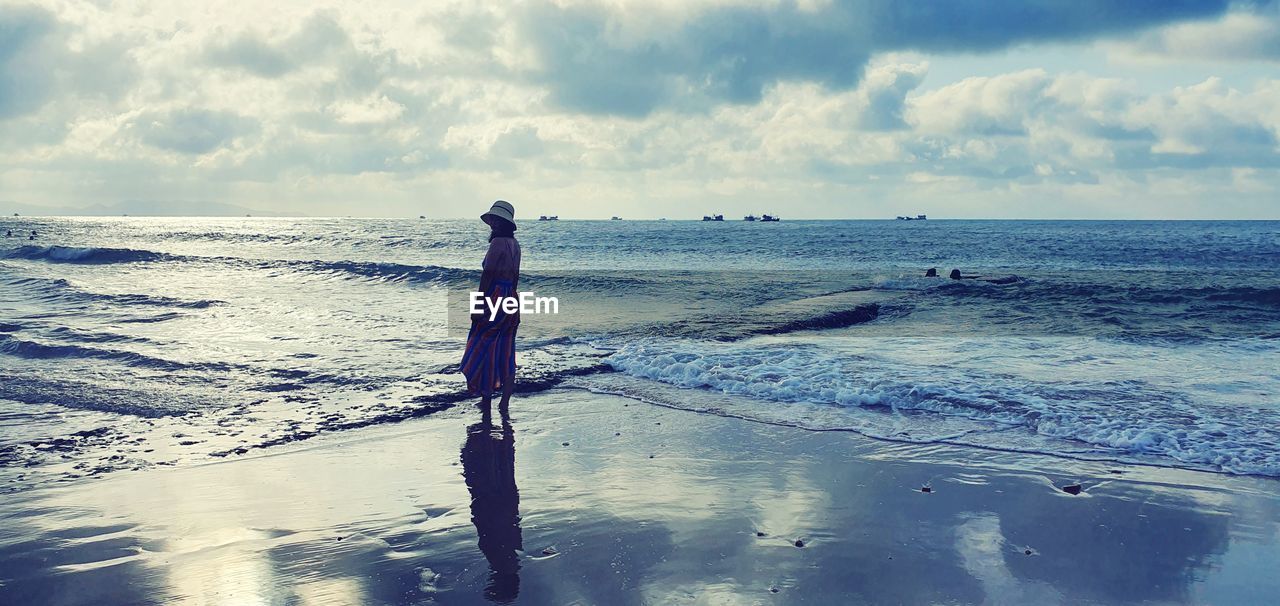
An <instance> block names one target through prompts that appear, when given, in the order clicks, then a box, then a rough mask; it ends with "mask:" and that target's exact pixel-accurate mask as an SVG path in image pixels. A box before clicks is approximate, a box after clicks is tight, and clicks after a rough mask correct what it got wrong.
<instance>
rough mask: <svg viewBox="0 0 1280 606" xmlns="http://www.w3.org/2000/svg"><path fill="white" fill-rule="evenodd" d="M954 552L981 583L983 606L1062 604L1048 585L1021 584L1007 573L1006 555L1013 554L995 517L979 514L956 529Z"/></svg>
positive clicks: (1039, 583)
mask: <svg viewBox="0 0 1280 606" xmlns="http://www.w3.org/2000/svg"><path fill="white" fill-rule="evenodd" d="M956 552H957V553H959V554H960V563H961V565H963V566H964V568H965V570H967V571H969V574H971V575H973V578H975V579H978V581H979V582H980V583H982V590H983V591H984V592H986V598H985V599H984V600H983V603H985V604H1041V605H1043V606H1049V605H1051V604H1062V603H1064V600H1063V598H1062V594H1060V593H1058V592H1056V591H1054V590H1053V588H1052V587H1051V586H1049V585H1048V584H1046V583H1042V582H1039V581H1029V582H1023V581H1021V580H1020V579H1018V578H1017V577H1015V576H1014V575H1013V573H1012V572H1010V571H1009V566H1008V564H1006V563H1005V554H1006V553H1012V547H1011V546H1009V545H1008V544H1007V543H1006V542H1005V539H1004V535H1002V534H1000V518H997V517H996V516H994V515H990V514H980V515H978V516H975V517H972V518H970V519H968V520H967V521H965V522H964V523H963V524H960V525H959V526H957V527H956ZM1024 555H1025V554H1024Z"/></svg>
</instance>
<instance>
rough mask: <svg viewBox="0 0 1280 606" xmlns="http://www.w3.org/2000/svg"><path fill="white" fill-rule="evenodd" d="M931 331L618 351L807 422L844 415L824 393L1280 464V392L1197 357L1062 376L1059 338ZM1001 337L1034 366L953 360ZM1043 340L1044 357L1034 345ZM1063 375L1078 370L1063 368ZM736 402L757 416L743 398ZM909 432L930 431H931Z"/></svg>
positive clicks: (1204, 463)
mask: <svg viewBox="0 0 1280 606" xmlns="http://www.w3.org/2000/svg"><path fill="white" fill-rule="evenodd" d="M823 341H825V340H823ZM864 341H865V340H864ZM925 343H928V341H927V340H923V339H915V340H913V342H910V343H905V342H904V343H897V342H894V341H893V340H879V341H877V345H878V346H879V347H881V348H884V347H888V348H890V349H892V348H895V347H903V348H907V349H913V350H915V352H913V353H911V354H905V355H903V356H902V357H903V358H907V359H914V362H912V363H907V362H904V361H902V359H901V358H895V357H894V356H882V355H879V354H877V353H874V352H873V351H865V352H862V353H857V352H851V351H848V350H844V351H842V350H840V349H839V348H833V347H830V344H828V343H825V342H820V341H819V340H813V341H812V342H809V343H797V342H794V341H792V342H779V341H778V340H774V341H758V342H749V343H743V344H734V345H725V344H713V343H699V342H680V343H672V342H666V343H658V342H641V343H632V344H628V345H625V346H623V347H621V348H620V349H619V350H618V351H616V352H615V353H614V354H613V355H611V356H610V357H609V358H608V361H609V363H610V364H611V365H612V366H613V367H614V368H615V369H617V370H620V371H622V372H624V373H626V374H628V375H630V376H633V377H640V378H645V379H652V380H656V381H661V382H663V383H667V384H670V385H674V386H678V387H682V388H691V389H705V390H712V391H715V392H719V393H723V394H731V395H738V396H748V397H751V398H754V399H757V400H762V401H766V402H772V403H774V407H790V410H789V412H790V413H793V414H790V415H786V414H784V415H779V414H776V413H773V412H771V413H770V414H769V417H770V418H769V419H768V420H771V421H777V420H780V419H782V418H787V417H788V416H789V417H790V419H791V420H792V421H794V422H795V424H797V425H801V426H812V425H815V424H816V425H820V426H822V427H823V428H831V427H833V426H835V425H839V422H838V421H835V420H833V418H832V417H831V416H830V415H827V414H826V413H821V414H822V417H823V418H822V419H821V421H820V422H815V413H814V411H815V410H820V409H815V408H814V405H825V406H826V407H827V408H836V409H842V410H845V411H851V412H852V411H859V410H866V409H880V410H884V411H887V412H891V413H893V414H896V415H897V416H899V417H902V419H901V423H905V424H907V425H910V424H911V423H913V422H920V423H924V422H930V423H932V422H934V418H935V417H939V416H941V417H945V418H949V419H963V420H966V421H968V422H971V423H977V424H979V425H980V426H981V427H977V428H975V429H981V430H992V429H998V428H1002V427H1003V428H1017V429H1021V430H1025V431H1030V432H1033V433H1035V434H1037V435H1039V436H1043V437H1050V438H1058V439H1062V440H1066V441H1067V443H1064V445H1063V449H1064V450H1068V451H1074V450H1076V449H1078V448H1079V447H1087V448H1088V449H1090V450H1092V451H1093V452H1094V453H1095V454H1099V455H1110V456H1114V457H1115V458H1120V459H1125V458H1133V457H1136V458H1142V459H1143V460H1147V459H1151V460H1155V461H1161V462H1163V463H1165V464H1170V465H1178V466H1187V467H1197V468H1211V469H1217V470H1222V471H1227V472H1232V473H1243V474H1263V475H1280V432H1278V431H1277V430H1276V429H1275V428H1276V427H1278V426H1280V407H1278V406H1276V403H1275V402H1274V400H1272V401H1269V402H1268V401H1265V400H1264V401H1261V402H1257V401H1256V398H1255V405H1252V406H1241V405H1240V404H1239V402H1240V398H1239V397H1238V396H1239V393H1238V391H1239V388H1240V383H1241V382H1244V383H1248V382H1249V381H1248V380H1247V379H1243V380H1242V381H1223V382H1221V385H1213V384H1206V383H1204V382H1202V381H1200V380H1199V379H1200V378H1201V377H1203V376H1204V375H1207V374H1209V373H1206V372H1204V369H1199V370H1188V371H1187V372H1188V373H1189V374H1190V375H1193V376H1191V377H1190V380H1187V381H1181V382H1176V381H1172V380H1168V381H1161V382H1158V383H1153V382H1150V381H1147V380H1143V379H1140V378H1136V377H1122V376H1120V377H1118V376H1115V375H1114V374H1112V375H1108V374H1106V373H1103V372H1099V371H1097V370H1096V369H1095V370H1092V371H1090V372H1085V373H1080V374H1078V375H1075V376H1072V374H1071V373H1063V372H1061V370H1059V377H1060V378H1059V379H1057V380H1053V379H1049V378H1047V376H1050V375H1052V374H1053V371H1052V367H1054V366H1055V363H1056V362H1057V360H1056V358H1057V356H1056V355H1055V354H1054V353H1052V352H1053V351H1054V349H1053V348H1052V347H1049V348H1045V347H1040V348H1037V347H1033V346H1032V345H1033V344H1034V343H1035V340H1030V339H1028V340H1022V342H1019V341H1014V342H1013V344H1012V345H1010V344H1009V343H1005V344H1004V345H1001V344H999V340H989V341H987V342H983V341H974V342H968V343H965V342H957V341H955V340H949V341H947V342H946V343H942V342H939V343H934V344H933V345H934V346H936V347H939V348H943V349H947V348H950V349H951V350H953V351H951V352H942V353H940V354H938V355H935V356H932V357H931V356H927V355H919V353H918V352H919V351H921V350H922V348H923V346H924V344H925ZM866 345H867V344H866V343H864V344H863V346H864V347H866ZM1040 345H1042V346H1043V345H1044V344H1040ZM1259 346H1263V347H1266V346H1267V345H1265V344H1262V345H1259V344H1257V343H1253V344H1250V345H1248V346H1247V347H1245V351H1244V353H1241V355H1250V354H1256V351H1254V350H1253V349H1252V348H1256V347H1259ZM1103 347H1104V348H1105V347H1113V346H1111V345H1104V346H1103ZM1219 347H1220V348H1221V347H1225V346H1219ZM1002 348H1004V349H1009V354H1008V355H1009V356H1010V357H1015V356H1022V357H1023V358H1022V364H1021V365H1022V366H1024V367H1027V368H1033V369H1035V370H1036V372H1026V373H1021V372H1010V371H1013V370H1015V368H1016V367H1017V365H1015V364H1011V363H1007V362H1006V363H1004V364H996V363H994V362H993V363H991V364H990V366H992V367H1001V368H1002V371H1001V372H992V371H983V370H980V369H979V368H978V367H976V366H975V365H965V364H959V363H955V361H954V360H952V361H948V359H950V358H954V357H955V356H956V355H957V354H958V352H960V351H968V353H969V356H970V357H972V358H976V359H983V358H989V359H990V358H996V357H998V356H999V352H1000V351H1001V350H1002ZM868 349H870V348H868ZM1033 351H1040V352H1042V353H1041V354H1040V355H1042V356H1045V357H1044V358H1043V359H1040V360H1036V359H1034V358H1032V357H1026V356H1027V354H1028V352H1033ZM1066 353H1067V354H1070V355H1068V356H1067V357H1071V356H1075V357H1079V352H1078V351H1074V352H1073V351H1072V350H1070V349H1068V350H1067V352H1066ZM931 358H932V359H931ZM1206 359H1209V360H1212V359H1213V357H1212V356H1208V357H1206ZM1232 359H1234V358H1233V356H1232V355H1228V354H1227V353H1223V352H1219V353H1218V361H1217V363H1218V364H1222V365H1228V364H1230V363H1231V360H1232ZM1236 361H1237V362H1238V359H1236ZM1157 362H1158V360H1157ZM1149 366H1159V364H1158V363H1157V364H1149ZM1060 368H1061V367H1059V369H1060ZM1175 370H1176V369H1171V368H1163V369H1162V368H1154V370H1153V376H1154V377H1157V378H1160V377H1166V378H1167V377H1168V376H1171V375H1172V374H1173V373H1174V372H1175ZM1026 375H1037V376H1035V378H1034V379H1033V378H1029V377H1028V376H1026ZM1065 376H1070V377H1071V378H1070V379H1069V380H1068V379H1063V378H1061V377H1065ZM1253 379H1255V380H1256V379H1257V377H1253ZM1224 386H1225V387H1224ZM1272 387H1275V386H1274V385H1261V386H1258V388H1259V389H1262V390H1264V391H1263V392H1258V393H1266V392H1265V390H1267V389H1271V388H1272ZM1270 393H1274V392H1270ZM1215 395H1216V396H1217V397H1214V396H1215ZM1246 395H1247V394H1246ZM730 412H732V413H734V414H742V415H745V416H759V415H758V414H757V412H756V411H750V410H743V409H735V410H733V411H730ZM849 419H851V421H850V422H851V423H852V425H851V426H850V427H848V428H849V429H854V430H858V431H862V432H863V433H868V434H869V435H874V436H875V437H896V436H894V435H884V433H883V432H882V431H879V430H877V429H875V428H872V431H865V430H866V429H867V428H868V427H867V422H866V419H865V418H859V419H857V420H852V419H853V418H852V417H849ZM894 431H895V432H898V433H901V432H902V431H904V430H901V429H894ZM906 433H907V434H911V435H916V436H920V435H930V434H931V433H932V432H923V433H920V432H916V433H914V434H912V432H910V431H907V432H906ZM944 434H945V432H943V433H940V434H937V437H938V438H940V439H941V438H943V437H945V436H944ZM999 443H1000V437H999V432H996V433H993V434H992V438H991V441H990V444H987V445H989V446H992V447H999ZM1011 448H1012V447H1011ZM1019 448H1021V447H1019Z"/></svg>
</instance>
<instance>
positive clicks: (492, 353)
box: [459, 280, 520, 396]
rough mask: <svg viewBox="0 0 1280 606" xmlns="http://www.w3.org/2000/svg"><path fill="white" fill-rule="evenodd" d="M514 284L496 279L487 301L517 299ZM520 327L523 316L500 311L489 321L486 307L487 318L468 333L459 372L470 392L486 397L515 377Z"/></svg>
mask: <svg viewBox="0 0 1280 606" xmlns="http://www.w3.org/2000/svg"><path fill="white" fill-rule="evenodd" d="M515 290H516V289H515V285H513V284H512V283H511V282H510V281H508V280H497V281H495V282H494V283H493V288H492V289H491V290H490V292H488V293H485V295H486V298H488V299H491V300H492V299H493V298H494V297H514V296H516V292H515ZM519 326H520V316H519V315H516V314H513V315H507V314H504V313H503V312H502V310H498V315H497V316H496V317H494V319H493V320H490V319H489V310H488V308H487V307H486V308H485V310H484V317H483V318H481V319H480V320H478V321H475V322H472V324H471V332H469V333H467V349H466V351H464V352H463V354H462V363H461V364H460V365H459V369H460V370H461V371H462V374H463V375H465V376H466V377H467V391H468V392H470V393H472V394H477V395H481V396H487V395H491V394H493V393H494V392H495V391H499V390H501V389H502V380H503V378H504V377H511V378H512V379H513V380H514V378H515V376H516V329H517V328H519Z"/></svg>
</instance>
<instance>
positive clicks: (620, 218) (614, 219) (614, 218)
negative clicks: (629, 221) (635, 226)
mask: <svg viewBox="0 0 1280 606" xmlns="http://www.w3.org/2000/svg"><path fill="white" fill-rule="evenodd" d="M609 220H610V221H621V220H622V217H613V218H611V219H609Z"/></svg>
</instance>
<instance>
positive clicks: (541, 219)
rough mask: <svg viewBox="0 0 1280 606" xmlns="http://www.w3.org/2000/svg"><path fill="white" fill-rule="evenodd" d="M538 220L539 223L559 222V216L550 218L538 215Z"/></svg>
mask: <svg viewBox="0 0 1280 606" xmlns="http://www.w3.org/2000/svg"><path fill="white" fill-rule="evenodd" d="M538 220H539V221H559V220H560V215H551V216H550V217H548V216H546V215H538Z"/></svg>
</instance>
